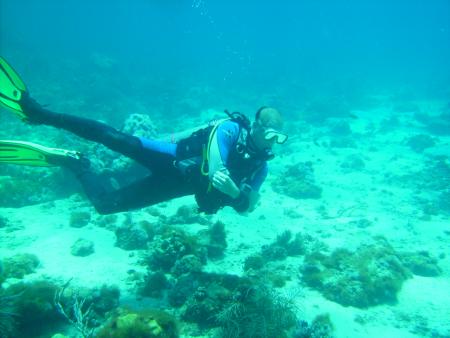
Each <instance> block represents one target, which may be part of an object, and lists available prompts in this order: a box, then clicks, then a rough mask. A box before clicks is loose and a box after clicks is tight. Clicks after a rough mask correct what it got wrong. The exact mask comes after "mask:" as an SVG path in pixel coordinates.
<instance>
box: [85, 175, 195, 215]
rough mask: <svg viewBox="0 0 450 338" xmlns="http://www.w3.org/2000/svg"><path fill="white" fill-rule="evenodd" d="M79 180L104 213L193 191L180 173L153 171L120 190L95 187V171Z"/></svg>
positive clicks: (140, 205)
mask: <svg viewBox="0 0 450 338" xmlns="http://www.w3.org/2000/svg"><path fill="white" fill-rule="evenodd" d="M78 178H79V180H80V182H81V184H82V185H83V187H84V189H85V193H86V195H87V196H88V198H89V199H90V200H91V202H92V204H93V205H94V207H95V209H96V210H97V212H98V213H100V214H102V215H106V214H112V213H116V212H123V211H129V210H135V209H139V208H144V207H147V206H150V205H153V204H157V203H160V202H164V201H168V200H171V199H173V198H176V197H181V196H186V195H190V194H193V193H194V192H193V189H192V186H191V185H190V184H188V183H187V182H186V181H185V180H183V178H182V177H181V175H180V176H176V177H169V176H160V175H151V176H148V177H145V178H144V179H141V180H138V181H136V182H133V183H132V184H130V185H128V186H126V187H123V188H121V189H118V190H113V191H106V189H103V190H102V189H92V184H94V185H97V186H98V182H93V181H95V180H96V177H95V176H94V175H92V174H91V173H86V174H85V175H80V176H79V177H78Z"/></svg>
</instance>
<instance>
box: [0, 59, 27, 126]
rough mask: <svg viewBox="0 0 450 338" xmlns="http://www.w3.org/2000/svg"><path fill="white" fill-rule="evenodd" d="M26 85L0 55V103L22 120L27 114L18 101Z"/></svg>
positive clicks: (24, 91) (25, 89) (25, 90)
mask: <svg viewBox="0 0 450 338" xmlns="http://www.w3.org/2000/svg"><path fill="white" fill-rule="evenodd" d="M26 92H27V87H26V86H25V83H24V82H23V81H22V79H21V78H20V76H19V75H18V74H17V73H16V72H15V71H14V69H13V68H12V67H11V66H10V65H9V64H8V63H7V62H6V60H5V59H4V58H3V57H1V56H0V104H1V105H2V106H4V107H6V108H8V109H10V110H12V111H13V112H14V113H15V114H17V115H18V116H19V117H20V118H21V119H22V120H24V119H26V118H27V116H26V114H25V113H24V112H23V109H22V106H21V105H20V101H21V99H22V96H23V94H24V93H26Z"/></svg>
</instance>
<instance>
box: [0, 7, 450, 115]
mask: <svg viewBox="0 0 450 338" xmlns="http://www.w3.org/2000/svg"><path fill="white" fill-rule="evenodd" d="M0 34H1V35H0V37H1V41H0V54H1V55H3V56H5V57H7V58H8V59H9V60H10V62H11V63H12V64H13V65H14V66H15V67H16V68H17V69H18V70H19V71H20V73H21V74H22V76H23V77H24V78H26V79H27V83H28V84H29V86H30V88H31V90H32V91H33V90H34V91H35V92H37V93H38V94H40V95H41V96H42V95H43V96H45V93H44V91H45V90H44V89H43V88H42V87H43V86H44V85H45V81H49V82H50V81H52V83H59V84H60V86H61V88H62V89H63V90H62V91H63V93H61V96H60V97H59V98H58V99H61V100H64V99H66V98H67V97H73V96H74V95H76V96H81V97H84V98H86V100H88V101H89V99H87V97H89V96H92V98H91V99H90V101H93V100H94V101H95V100H98V101H103V102H108V100H112V99H114V97H116V99H118V96H117V95H116V94H117V93H120V95H123V96H126V97H128V98H130V99H133V100H140V102H142V103H143V104H147V105H159V106H158V109H160V110H167V111H168V113H169V114H173V115H176V114H182V113H187V114H196V111H197V110H200V109H205V108H210V107H216V108H219V109H221V108H229V109H243V110H250V109H256V108H258V107H259V106H260V105H262V104H273V105H276V106H277V107H279V108H280V109H282V110H283V111H284V112H285V114H287V115H288V116H292V117H295V116H296V112H297V111H299V110H301V108H302V106H303V105H304V104H305V102H307V101H308V100H310V99H312V98H314V97H318V96H319V97H329V96H339V97H341V98H344V99H347V100H349V101H352V100H353V101H354V102H360V101H361V99H362V98H364V97H365V96H366V95H367V94H368V93H369V94H372V95H376V94H383V95H389V94H390V93H398V92H405V91H406V92H408V95H410V96H412V97H414V98H418V99H428V98H430V99H434V98H440V99H442V98H446V97H448V95H449V92H450V90H449V88H450V62H449V60H450V2H449V1H448V0H433V1H425V0H409V1H406V0H395V1H392V0H391V1H388V0H381V1H379V0H378V1H372V0H363V1H356V0H348V1H324V0H322V1H312V0H299V1H293V0H290V1H253V0H252V1H219V0H185V1H181V0H180V1H174V0H171V1H170V0H166V1H163V0H158V1H150V0H148V1H143V0H139V1H118V0H114V1H98V0H97V1H72V0H66V1H56V0H55V1H49V0H25V1H17V0H2V1H1V2H0ZM93 53H95V54H96V55H102V56H105V57H108V58H111V59H113V60H114V62H115V63H114V66H113V67H111V68H110V69H108V71H105V69H101V68H100V69H99V68H98V67H97V68H96V67H94V66H93V64H92V55H93ZM70 62H71V63H72V68H70V67H69V66H68V63H70ZM74 63H76V64H77V66H78V68H77V66H74V65H73V64H74ZM74 73H76V74H74ZM193 87H200V88H203V90H200V91H194V92H192V88H193ZM120 95H119V96H120ZM186 95H188V96H190V97H191V99H192V100H194V101H195V104H191V105H190V106H186V105H185V106H182V105H180V104H179V102H180V101H181V100H182V99H181V98H183V97H184V98H186ZM192 96H194V97H192ZM156 97H158V98H159V99H158V100H156V99H155V98H156ZM162 97H164V100H163V99H161V98H162ZM48 99H52V98H48ZM53 100H54V99H53ZM249 113H250V112H249Z"/></svg>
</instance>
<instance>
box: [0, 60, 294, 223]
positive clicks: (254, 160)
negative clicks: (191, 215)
mask: <svg viewBox="0 0 450 338" xmlns="http://www.w3.org/2000/svg"><path fill="white" fill-rule="evenodd" d="M0 103H1V104H2V105H3V106H5V107H6V108H8V109H10V110H12V111H13V112H14V113H15V114H16V115H17V116H18V117H19V118H20V119H22V120H23V121H24V122H26V123H29V124H31V125H48V126H53V127H55V128H59V129H64V130H67V131H69V132H71V133H73V134H75V135H77V136H79V137H82V138H84V139H87V140H90V141H94V142H97V143H100V144H103V145H104V146H106V147H108V148H109V149H111V150H113V151H115V152H118V153H120V154H123V155H125V156H127V157H129V158H131V159H133V160H135V161H136V162H138V163H139V164H141V165H143V166H144V167H146V168H148V169H149V170H150V175H148V176H147V177H144V178H143V179H139V180H137V181H135V182H133V183H131V184H129V185H127V186H125V187H121V188H118V189H114V188H112V187H111V186H107V185H105V184H104V183H102V181H101V180H100V179H99V176H98V174H96V173H94V172H93V171H92V170H91V168H90V161H89V160H88V159H87V158H86V157H85V156H83V155H82V154H81V153H79V152H77V151H72V150H65V149H58V148H48V147H44V146H42V145H38V144H35V143H30V142H24V141H11V140H0V162H3V163H13V164H22V165H30V166H61V167H65V168H67V169H69V170H70V171H71V172H72V173H73V174H74V175H75V176H76V178H77V179H78V180H79V182H80V183H81V185H82V187H83V189H84V192H85V194H86V196H87V197H88V199H89V200H90V201H91V203H92V204H93V206H94V207H95V209H96V210H97V212H98V213H100V214H111V213H116V212H122V211H128V210H134V209H138V208H143V207H146V206H150V205H153V204H156V203H160V202H164V201H168V200H171V199H174V198H177V197H181V196H186V195H194V196H195V199H196V202H197V204H198V207H199V211H200V212H205V213H206V214H214V213H216V212H217V211H218V210H219V209H221V208H222V207H224V206H231V207H232V208H234V209H235V210H236V211H237V212H247V211H252V210H253V209H254V208H255V206H256V203H257V201H258V199H259V189H260V187H261V185H262V183H263V182H264V180H265V178H266V176H267V173H268V167H267V161H269V160H271V159H273V157H274V154H273V152H272V147H273V145H274V144H275V143H278V144H282V143H284V142H286V140H287V138H288V137H287V135H286V134H283V133H282V132H281V128H282V125H283V121H282V117H281V115H280V113H279V112H278V111H277V110H276V109H274V108H271V107H265V106H264V107H261V108H260V109H258V111H257V112H256V115H255V119H254V121H253V122H250V120H249V119H248V118H247V117H245V116H244V115H243V114H240V113H229V112H228V111H226V113H227V114H228V118H226V119H223V120H219V121H215V122H211V123H209V124H208V125H207V126H206V127H203V128H200V129H199V130H197V131H195V132H193V133H192V134H191V135H190V136H188V137H186V138H183V139H180V140H178V141H177V142H166V141H159V140H153V139H147V138H144V137H137V136H134V135H129V134H125V133H123V132H121V131H118V130H116V129H114V128H112V127H111V126H108V125H106V124H104V123H101V122H98V121H95V120H91V119H87V118H82V117H77V116H73V115H69V114H62V113H56V112H53V111H50V110H47V109H45V108H44V107H42V106H41V105H40V104H39V103H37V102H36V101H35V100H34V99H33V98H31V96H30V94H29V92H28V90H27V88H26V86H25V84H24V82H23V81H22V80H21V79H20V77H19V76H18V74H17V73H16V72H15V71H14V70H13V68H12V67H11V66H10V65H9V64H8V63H7V62H6V61H5V60H4V59H3V58H1V57H0Z"/></svg>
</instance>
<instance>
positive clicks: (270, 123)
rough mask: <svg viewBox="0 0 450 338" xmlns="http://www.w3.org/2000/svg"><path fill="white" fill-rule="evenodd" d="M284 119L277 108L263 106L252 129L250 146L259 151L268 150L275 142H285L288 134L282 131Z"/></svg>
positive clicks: (257, 113)
mask: <svg viewBox="0 0 450 338" xmlns="http://www.w3.org/2000/svg"><path fill="white" fill-rule="evenodd" d="M282 127H283V119H282V117H281V114H280V113H279V112H278V110H276V109H275V108H271V107H265V106H264V107H261V108H259V109H258V111H257V112H256V115H255V121H254V122H253V124H252V128H251V130H250V135H249V140H248V143H249V144H248V146H249V147H251V148H255V149H254V150H255V151H257V152H262V151H265V152H268V151H270V150H271V149H272V147H273V145H274V144H275V143H278V144H283V143H284V142H286V140H287V138H288V136H287V135H286V134H283V133H282V132H281V129H282Z"/></svg>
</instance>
